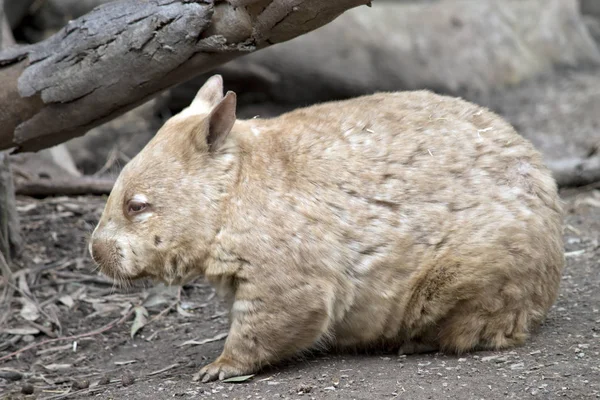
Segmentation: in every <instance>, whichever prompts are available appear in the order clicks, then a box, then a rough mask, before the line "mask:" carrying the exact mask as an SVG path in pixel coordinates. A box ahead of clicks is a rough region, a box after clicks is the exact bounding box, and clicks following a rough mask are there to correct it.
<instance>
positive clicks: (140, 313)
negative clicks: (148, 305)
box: [131, 306, 148, 339]
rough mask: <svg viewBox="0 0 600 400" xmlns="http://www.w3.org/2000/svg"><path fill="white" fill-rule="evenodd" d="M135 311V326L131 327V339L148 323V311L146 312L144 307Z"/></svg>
mask: <svg viewBox="0 0 600 400" xmlns="http://www.w3.org/2000/svg"><path fill="white" fill-rule="evenodd" d="M134 311H135V319H134V320H133V324H132V325H131V338H132V339H133V337H134V336H135V334H136V333H137V332H138V331H139V330H140V329H142V328H143V327H144V325H146V323H147V322H148V310H146V309H145V308H144V307H142V306H137V307H135V309H134Z"/></svg>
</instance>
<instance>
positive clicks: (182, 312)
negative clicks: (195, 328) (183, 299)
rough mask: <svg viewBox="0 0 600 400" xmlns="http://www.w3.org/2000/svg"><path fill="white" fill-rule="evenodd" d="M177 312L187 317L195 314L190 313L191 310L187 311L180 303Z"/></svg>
mask: <svg viewBox="0 0 600 400" xmlns="http://www.w3.org/2000/svg"><path fill="white" fill-rule="evenodd" d="M177 313H178V314H179V315H181V316H182V317H186V318H187V317H193V316H194V314H192V313H189V312H187V311H185V310H184V309H183V308H181V305H179V304H177Z"/></svg>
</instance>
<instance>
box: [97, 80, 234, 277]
mask: <svg viewBox="0 0 600 400" xmlns="http://www.w3.org/2000/svg"><path fill="white" fill-rule="evenodd" d="M235 109H236V96H235V93H233V92H228V93H227V95H225V96H223V80H222V78H221V77H220V76H218V75H216V76H213V77H212V78H210V79H209V80H208V81H207V82H206V83H205V84H204V86H203V87H202V88H201V89H200V91H199V92H198V94H197V95H196V98H195V99H194V101H193V102H192V104H191V105H190V106H189V107H188V108H186V109H185V110H183V111H182V112H181V113H179V114H178V115H176V116H174V117H172V118H171V119H169V120H168V121H167V122H166V123H165V124H164V126H163V127H162V128H161V129H160V130H159V131H158V133H157V134H156V136H155V137H154V138H153V139H152V140H151V141H150V142H149V143H148V144H147V145H146V147H145V148H144V149H143V150H142V151H141V152H140V153H139V154H138V155H137V156H136V157H135V158H133V159H132V160H131V161H130V162H129V163H128V164H127V165H126V166H125V168H123V171H122V172H121V174H120V175H119V177H118V179H117V181H116V183H115V186H114V188H113V190H112V192H111V194H110V196H109V198H108V201H107V203H106V207H105V209H104V212H103V214H102V217H101V218H100V221H99V223H98V225H97V226H96V229H95V230H94V233H93V234H92V238H91V240H90V246H89V247H90V253H91V255H92V258H93V259H94V261H95V262H96V263H97V264H98V265H99V267H100V270H101V271H102V272H103V273H104V274H106V275H108V276H110V277H112V278H113V279H117V280H119V281H126V280H129V279H136V278H141V277H146V276H149V277H152V278H155V279H158V280H161V281H164V282H167V283H182V282H185V281H188V280H189V279H191V278H193V277H196V276H198V275H201V274H202V273H203V270H204V267H203V260H204V258H205V257H206V253H207V250H208V246H209V243H210V241H211V240H212V239H213V238H214V236H215V233H216V229H217V220H218V218H219V213H220V205H221V203H222V202H221V201H220V200H221V199H222V198H223V197H224V195H225V191H226V188H227V184H228V182H229V181H230V180H231V179H230V178H231V174H232V173H233V168H232V165H233V163H234V155H232V152H231V151H229V150H230V149H229V148H228V147H227V146H228V144H227V141H226V139H227V137H228V135H229V133H230V131H231V129H232V128H233V125H234V123H235V120H236V117H235Z"/></svg>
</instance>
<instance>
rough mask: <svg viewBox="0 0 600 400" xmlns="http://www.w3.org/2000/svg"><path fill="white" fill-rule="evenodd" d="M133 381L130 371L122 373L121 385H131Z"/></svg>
mask: <svg viewBox="0 0 600 400" xmlns="http://www.w3.org/2000/svg"><path fill="white" fill-rule="evenodd" d="M133 382H135V378H134V377H133V375H131V373H130V372H125V373H123V376H122V377H121V383H123V386H131V385H133Z"/></svg>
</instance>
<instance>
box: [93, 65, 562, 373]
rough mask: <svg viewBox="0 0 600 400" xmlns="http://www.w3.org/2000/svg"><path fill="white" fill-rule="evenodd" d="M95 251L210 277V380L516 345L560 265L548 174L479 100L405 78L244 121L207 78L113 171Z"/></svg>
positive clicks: (134, 274) (143, 268) (137, 268)
mask: <svg viewBox="0 0 600 400" xmlns="http://www.w3.org/2000/svg"><path fill="white" fill-rule="evenodd" d="M90 251H91V254H92V257H93V259H94V260H95V261H96V263H97V264H98V265H99V267H100V269H101V271H102V272H103V273H104V274H106V275H108V276H110V277H112V278H114V279H117V280H130V279H136V278H141V277H151V278H154V279H156V280H160V281H164V282H166V283H168V284H183V283H186V282H189V281H190V280H192V279H194V278H196V277H201V276H203V277H205V278H206V279H207V280H208V281H209V282H211V283H212V284H213V285H214V286H215V288H216V290H217V292H218V293H219V294H220V295H221V297H222V298H224V299H225V300H226V302H227V304H228V306H229V308H230V315H229V317H230V331H229V335H228V337H227V339H226V342H225V345H224V349H223V352H222V354H221V356H220V357H218V358H217V360H216V361H214V362H212V363H211V364H209V365H207V366H205V367H204V368H203V369H202V370H201V371H200V377H201V378H202V381H205V382H206V381H211V380H215V379H225V378H228V377H233V376H239V375H243V374H249V373H254V372H257V371H259V370H260V369H261V367H263V366H265V365H268V364H272V363H275V362H278V361H280V360H282V359H284V358H287V357H290V356H293V355H297V354H301V353H302V352H303V351H306V350H310V349H314V348H316V347H319V348H323V346H329V348H334V349H348V348H352V349H357V348H369V347H371V348H372V347H373V346H386V347H392V348H394V347H395V348H398V349H399V351H400V352H402V353H404V354H409V353H415V352H424V351H444V352H453V353H461V352H466V351H470V350H478V349H490V350H491V349H494V350H495V349H503V348H508V347H511V346H515V345H518V344H521V343H523V341H524V340H526V338H527V337H528V336H529V335H530V333H531V332H532V330H533V329H534V328H535V327H536V326H537V325H538V324H539V323H540V322H541V321H542V320H543V319H544V317H545V315H546V313H547V311H548V309H549V308H550V307H551V305H552V304H553V302H554V301H555V299H556V296H557V291H558V288H559V282H560V278H561V271H562V269H563V264H564V257H563V242H562V209H561V203H560V199H559V197H558V194H557V187H556V184H555V182H554V180H553V179H552V177H551V175H550V173H549V171H548V170H547V169H546V168H545V167H544V166H543V164H542V160H541V157H540V154H539V153H538V152H537V151H536V150H535V149H534V148H533V146H532V145H531V144H530V143H529V142H527V141H526V140H525V139H524V138H522V137H521V136H519V135H518V134H517V133H516V132H515V130H514V129H513V128H512V127H511V126H510V125H509V124H508V123H507V122H505V121H503V120H502V119H501V118H500V117H499V116H498V115H496V114H494V113H492V112H491V111H488V110H487V109H484V108H482V107H479V106H477V105H474V104H471V103H468V102H466V101H464V100H461V99H458V98H452V97H446V96H441V95H437V94H434V93H431V92H428V91H412V92H397V93H377V94H373V95H368V96H362V97H357V98H354V99H350V100H345V101H336V102H330V103H324V104H319V105H314V106H311V107H308V108H302V109H298V110H295V111H293V112H289V113H287V114H284V115H281V116H280V117H277V118H272V119H260V118H255V119H251V120H244V121H242V120H236V95H235V93H233V92H227V94H226V95H223V81H222V78H221V77H220V76H218V75H216V76H213V77H212V78H210V79H209V80H208V81H207V82H206V83H205V85H204V86H203V87H202V88H201V89H200V91H199V92H198V94H197V96H196V98H195V99H194V101H193V102H192V104H191V105H190V106H189V107H188V108H186V109H185V110H183V111H182V112H181V113H180V114H178V115H175V116H174V117H172V118H171V119H169V120H168V121H167V122H166V123H165V124H164V126H163V127H162V128H161V129H160V130H159V131H158V133H157V134H156V136H155V137H154V138H153V139H152V140H151V141H150V142H149V143H148V144H147V146H146V147H145V148H144V149H143V150H142V151H141V152H140V153H139V154H138V155H137V156H136V157H135V158H134V159H132V160H131V161H130V162H129V163H128V164H127V165H126V166H125V168H124V169H123V170H122V172H121V174H120V176H119V177H118V179H117V181H116V184H115V186H114V189H113V191H112V193H111V194H110V196H109V198H108V201H107V204H106V208H105V210H104V212H103V214H102V217H101V219H100V222H99V224H98V226H97V227H96V229H95V231H94V233H93V235H92V238H91V241H90Z"/></svg>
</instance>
